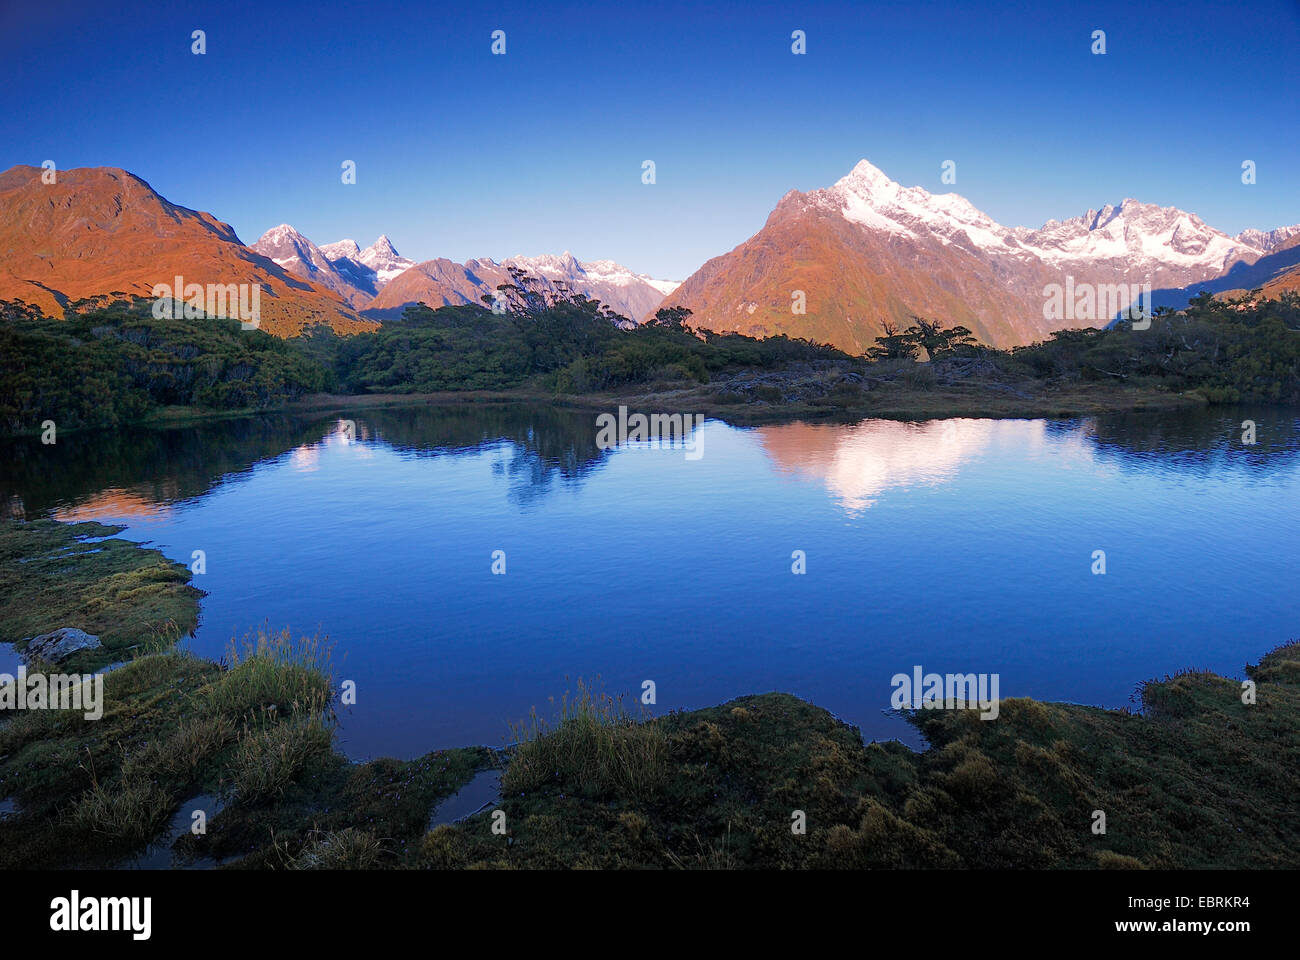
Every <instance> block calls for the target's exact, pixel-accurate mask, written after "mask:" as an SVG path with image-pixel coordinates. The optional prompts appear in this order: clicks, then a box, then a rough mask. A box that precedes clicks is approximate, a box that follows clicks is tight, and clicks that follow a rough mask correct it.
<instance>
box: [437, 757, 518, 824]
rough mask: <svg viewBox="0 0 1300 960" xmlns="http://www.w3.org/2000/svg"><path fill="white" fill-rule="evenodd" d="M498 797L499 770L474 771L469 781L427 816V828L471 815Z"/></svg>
mask: <svg viewBox="0 0 1300 960" xmlns="http://www.w3.org/2000/svg"><path fill="white" fill-rule="evenodd" d="M500 799H501V771H500V770H484V771H482V772H481V773H476V774H474V778H473V779H472V780H470V782H469V783H467V784H465V786H463V787H461V788H460V789H459V790H457V791H456V792H455V793H453V794H452V795H451V796H450V797H448V798H447V799H446V800H444V801H442V803H440V804H438V806H437V807H436V808H435V809H434V811H433V815H432V816H431V817H429V829H430V830H432V829H433V828H434V827H440V826H442V825H443V824H444V823H456V822H457V821H459V820H464V819H465V818H466V817H472V816H473V815H474V814H476V813H478V812H479V811H480V810H483V809H484V808H486V807H490V806H492V804H494V803H496V802H497V801H498V800H500Z"/></svg>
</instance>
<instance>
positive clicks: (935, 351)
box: [906, 315, 979, 360]
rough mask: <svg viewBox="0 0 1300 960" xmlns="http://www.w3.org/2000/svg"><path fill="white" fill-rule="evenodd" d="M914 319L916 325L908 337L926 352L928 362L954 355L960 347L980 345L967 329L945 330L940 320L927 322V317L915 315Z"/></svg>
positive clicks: (907, 332)
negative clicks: (946, 355)
mask: <svg viewBox="0 0 1300 960" xmlns="http://www.w3.org/2000/svg"><path fill="white" fill-rule="evenodd" d="M912 319H913V320H914V321H915V323H913V324H912V326H910V327H908V328H907V330H906V335H910V336H911V337H912V338H913V339H914V340H915V342H916V345H917V346H919V347H921V348H922V349H923V350H925V357H926V359H927V360H934V359H935V358H936V357H940V356H943V355H944V354H947V353H952V352H953V351H954V350H956V349H957V348H958V347H971V346H975V345H976V344H978V343H979V341H978V340H976V339H975V335H974V334H973V333H971V332H970V330H969V329H967V328H966V327H962V326H956V327H948V328H947V329H944V326H943V324H942V323H940V322H939V321H938V320H927V319H925V317H918V316H915V315H913V316H912Z"/></svg>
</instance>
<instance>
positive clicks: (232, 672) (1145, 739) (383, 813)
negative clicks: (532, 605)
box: [0, 521, 1300, 869]
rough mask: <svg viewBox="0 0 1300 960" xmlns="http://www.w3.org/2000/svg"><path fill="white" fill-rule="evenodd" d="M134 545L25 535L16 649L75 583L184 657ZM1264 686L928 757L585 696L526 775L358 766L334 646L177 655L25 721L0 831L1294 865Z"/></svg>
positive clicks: (798, 855) (241, 858)
mask: <svg viewBox="0 0 1300 960" xmlns="http://www.w3.org/2000/svg"><path fill="white" fill-rule="evenodd" d="M105 531H107V533H106V532H105ZM112 532H113V531H112V528H101V527H98V526H97V525H96V526H95V529H89V527H88V525H83V526H82V527H80V528H78V527H74V526H72V525H65V524H56V523H53V522H50V521H44V522H40V523H38V524H37V526H36V528H35V529H32V525H31V524H29V523H18V522H16V521H7V522H5V523H4V525H3V527H2V528H0V550H3V552H4V555H5V557H6V560H7V561H9V560H12V561H13V562H14V563H15V564H17V563H18V562H21V561H28V562H31V561H38V560H39V559H40V558H41V557H47V558H48V557H58V558H61V562H60V563H59V564H41V563H36V564H35V565H31V566H27V565H26V564H25V566H27V570H29V571H30V573H29V574H28V576H29V577H30V579H31V580H32V583H31V584H30V589H29V590H28V591H27V592H26V593H25V594H24V595H23V596H22V597H17V598H12V599H10V601H9V605H8V606H6V607H5V608H4V612H3V620H2V621H0V639H4V640H12V639H14V634H15V632H25V631H27V630H38V629H41V628H42V627H44V628H48V629H51V630H52V629H55V628H57V627H60V626H74V625H77V624H75V623H69V622H65V620H66V619H67V618H74V617H76V616H78V610H77V607H76V605H75V604H73V605H67V606H63V607H49V606H47V605H46V604H47V601H43V600H42V598H48V597H49V596H52V595H55V592H56V591H57V590H59V589H60V588H61V585H62V584H64V583H65V582H66V579H67V569H66V568H67V567H68V565H69V564H68V560H67V558H69V557H71V558H72V560H71V565H72V566H73V567H75V578H76V581H77V582H78V583H81V584H83V585H84V586H85V590H83V591H81V593H80V594H79V595H80V596H82V597H83V598H84V600H83V601H82V602H83V603H84V604H85V605H88V606H89V608H93V609H95V610H97V611H99V613H100V615H101V616H102V617H103V618H104V619H103V622H104V623H113V622H121V623H131V624H133V625H134V626H133V627H132V629H133V630H137V631H140V632H141V633H142V635H144V636H149V637H163V636H166V635H167V630H168V627H167V624H168V623H172V624H174V623H176V622H177V619H178V618H177V612H178V606H179V608H187V609H189V611H190V612H191V613H192V614H193V615H194V616H197V611H198V602H199V594H198V591H193V592H192V593H185V594H176V593H175V592H174V591H169V592H168V593H167V594H166V596H168V598H169V601H168V603H167V604H165V605H160V604H159V603H158V601H157V594H156V592H154V591H148V590H146V591H140V590H138V589H127V590H115V589H112V588H111V580H112V578H113V577H114V576H119V575H120V574H121V572H122V568H123V565H124V563H126V559H125V557H124V556H123V551H126V552H129V551H131V550H134V551H139V554H140V556H139V557H138V558H137V563H136V564H135V565H130V564H127V566H129V567H130V568H131V569H137V568H139V569H150V568H152V567H153V566H155V565H156V564H157V563H158V558H157V557H155V556H154V554H156V551H152V550H148V549H147V548H144V547H140V546H137V545H134V544H130V545H128V546H123V547H117V548H114V549H95V550H86V549H83V548H80V547H79V544H85V543H86V540H85V538H86V537H93V538H94V540H95V545H96V547H101V546H102V545H103V544H104V543H111V542H112V541H111V540H103V539H100V538H102V537H104V536H106V535H108V534H111V533H112ZM118 543H121V544H126V543H127V542H126V541H118ZM33 546H35V547H36V548H37V549H35V551H34V552H33ZM24 553H25V554H27V556H23V554H24ZM182 569H183V568H182ZM165 579H166V582H167V584H174V582H175V580H174V577H172V576H171V575H170V573H169V576H168V577H167V578H165ZM95 584H99V585H100V587H101V589H98V590H97V589H95ZM190 589H191V590H192V588H190ZM42 618H44V619H42ZM183 618H184V614H183V613H182V619H183ZM100 629H106V628H103V627H101V628H100ZM172 636H173V638H174V636H175V634H172ZM116 649H117V650H118V651H119V652H120V651H124V650H125V649H126V647H118V648H116ZM120 658H121V657H120V655H119V656H115V657H112V659H120ZM38 668H40V665H35V666H34V667H33V669H38ZM49 669H51V670H53V669H65V668H53V667H51V668H49ZM87 669H89V668H87ZM1246 674H1247V677H1248V679H1249V685H1247V684H1244V683H1243V681H1241V680H1234V679H1229V678H1225V677H1221V676H1217V675H1214V674H1212V673H1208V672H1203V671H1188V672H1184V673H1180V674H1177V675H1175V676H1171V677H1166V678H1164V679H1163V680H1158V681H1150V682H1147V683H1145V684H1143V685H1141V687H1140V688H1139V698H1138V699H1139V701H1140V709H1139V710H1138V711H1129V710H1121V711H1117V710H1104V709H1099V708H1095V707H1087V706H1079V705H1073V704H1063V703H1044V702H1039V701H1036V700H1031V699H1026V698H1014V699H1006V700H1003V701H1002V702H1001V704H1000V711H999V714H998V717H997V719H996V720H982V719H980V714H979V712H978V711H976V710H945V709H937V710H929V709H921V710H916V711H909V712H908V713H907V717H908V719H909V722H911V723H912V724H913V725H914V726H915V727H916V728H917V729H918V730H919V731H920V732H921V734H922V735H923V736H924V738H925V740H926V741H927V742H928V744H929V749H927V750H925V751H924V752H919V753H918V752H916V751H913V750H911V749H910V748H908V747H906V746H904V745H902V744H900V743H898V742H896V741H886V742H875V743H870V744H864V743H863V741H862V738H861V736H860V734H859V733H858V731H857V730H856V729H855V728H854V727H851V726H849V725H847V724H845V723H843V722H841V721H839V720H838V719H837V718H835V717H834V716H832V715H831V714H830V713H829V712H827V711H826V710H824V709H821V708H819V707H817V706H814V705H813V704H810V703H808V702H806V701H803V700H800V699H799V698H797V697H794V696H791V695H788V694H782V693H768V694H761V695H756V696H748V697H741V698H738V699H735V700H732V701H729V702H727V703H725V704H722V705H720V706H716V707H710V708H705V709H701V710H693V711H688V712H680V713H672V714H668V715H666V716H662V717H658V718H646V717H642V716H640V715H638V714H636V713H634V712H632V711H630V710H627V709H624V707H623V706H622V704H621V703H620V702H619V701H618V700H617V699H612V698H609V697H606V696H605V695H603V694H602V693H601V692H600V691H599V690H590V689H585V688H580V689H579V690H578V691H577V693H576V695H574V696H572V697H566V704H567V706H566V710H565V715H564V716H563V718H560V719H558V720H557V721H555V722H550V723H543V722H531V723H527V724H525V725H524V726H522V727H520V728H518V729H517V730H516V734H517V735H516V736H515V737H514V740H515V744H514V745H513V746H512V747H510V748H508V749H490V748H488V747H482V746H475V747H465V748H460V749H452V750H437V751H433V752H431V753H428V754H426V755H425V756H422V757H419V758H417V759H415V760H411V761H398V760H392V759H379V760H373V761H370V762H367V763H356V764H354V763H351V762H349V761H348V760H347V759H346V758H345V757H344V756H343V755H342V754H341V753H340V752H339V751H338V750H337V749H336V748H335V746H334V734H335V725H334V721H333V719H332V704H333V703H334V702H335V700H336V698H337V692H336V683H335V681H334V680H333V679H332V677H331V670H330V665H329V659H328V652H327V651H326V650H325V649H324V648H323V647H322V645H321V644H320V643H318V642H316V641H314V640H295V639H294V638H292V637H291V636H289V635H288V633H287V632H285V633H282V634H278V635H268V634H266V633H263V634H261V635H259V636H255V637H252V638H249V640H248V642H247V643H245V644H243V645H241V646H240V647H237V648H235V649H233V650H232V652H231V655H230V656H228V657H227V658H226V660H225V661H224V662H223V663H221V664H218V663H214V662H212V661H210V660H205V659H202V658H199V657H195V656H193V655H190V654H188V653H185V652H181V651H178V650H175V649H162V648H157V647H151V648H150V652H144V651H137V655H136V656H135V657H134V659H132V660H130V661H129V662H128V663H126V664H125V665H124V666H121V667H119V668H117V669H115V670H112V671H111V672H109V673H108V674H107V675H106V676H105V685H104V689H105V703H104V704H103V707H104V709H103V716H102V718H101V719H98V720H91V719H86V718H85V717H83V716H82V715H81V714H80V713H77V712H76V711H50V710H46V711H34V710H28V711H24V712H22V713H19V714H17V715H14V716H10V717H8V718H6V719H4V720H2V721H0V799H8V800H12V801H16V810H14V811H12V812H10V813H9V814H8V815H7V816H3V817H0V866H3V867H6V868H11V869H13V868H18V869H21V868H24V867H36V866H40V867H51V866H64V867H74V866H102V865H123V864H125V863H129V862H130V861H131V860H132V859H133V858H134V857H137V856H139V855H140V853H141V851H142V850H143V849H145V848H146V847H148V846H149V845H150V844H153V843H156V842H157V841H158V839H159V838H160V837H163V838H164V839H170V837H168V836H167V831H168V825H169V824H171V823H173V822H175V820H176V818H177V817H178V815H179V814H181V813H185V812H187V810H188V807H187V804H189V803H191V802H194V798H199V797H212V796H221V797H223V798H225V799H224V800H223V801H222V802H223V805H222V806H221V807H220V809H219V811H218V810H217V809H210V810H205V815H207V817H208V819H207V823H206V832H205V833H203V834H202V835H195V834H193V833H191V832H188V831H185V832H182V833H181V835H180V836H179V838H178V839H177V841H176V844H175V846H174V847H173V853H174V854H175V855H176V856H177V857H178V858H179V860H180V861H181V862H185V861H186V860H192V861H198V862H201V863H208V864H219V865H221V866H229V867H247V868H321V867H341V868H349V867H350V868H379V867H392V868H440V869H447V868H468V867H491V868H512V867H515V868H573V867H595V868H669V869H672V868H758V869H777V868H826V867H830V868H868V867H874V868H945V867H977V868H989V867H992V868H1016V869H1025V868H1029V869H1037V868H1131V869H1139V868H1171V867H1172V868H1182V867H1234V866H1236V867H1249V868H1262V867H1295V866H1297V865H1300V817H1298V816H1297V815H1296V814H1297V801H1296V799H1295V798H1296V797H1297V796H1300V642H1292V643H1290V644H1288V645H1285V646H1282V647H1279V648H1277V649H1275V650H1273V651H1272V652H1270V653H1268V654H1266V655H1265V656H1264V657H1262V659H1261V660H1260V661H1259V663H1258V664H1256V665H1254V666H1249V667H1247V668H1246ZM1247 690H1249V696H1248V695H1247ZM491 770H496V771H499V773H500V777H501V789H502V795H501V797H500V798H499V800H498V802H496V803H495V804H492V805H491V806H490V807H489V808H488V809H484V810H482V811H481V812H479V813H477V814H474V815H472V816H470V817H468V818H467V819H465V820H462V821H459V822H456V823H447V824H440V825H437V826H433V824H432V823H431V814H432V812H433V811H434V810H435V809H436V808H437V807H438V806H439V805H440V804H442V803H443V802H444V801H446V800H447V799H448V798H449V797H452V796H454V795H455V794H456V792H457V791H458V790H460V789H462V788H463V787H464V786H465V785H466V784H468V783H470V782H471V781H472V780H474V778H475V777H476V776H477V775H479V774H481V773H483V772H484V771H491ZM204 802H205V803H206V801H204ZM1099 813H1100V814H1101V815H1102V816H1101V817H1100V818H1099V817H1098V814H1099ZM186 822H188V820H186ZM1099 824H1100V825H1101V827H1102V829H1101V830H1100V831H1099V830H1098V825H1099ZM800 826H802V832H800V830H799V829H797V828H798V827H800ZM431 827H432V829H431Z"/></svg>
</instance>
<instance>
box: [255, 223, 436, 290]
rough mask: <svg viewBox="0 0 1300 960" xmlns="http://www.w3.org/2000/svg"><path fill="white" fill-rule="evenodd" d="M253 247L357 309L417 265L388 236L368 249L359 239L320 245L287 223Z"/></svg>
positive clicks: (270, 232)
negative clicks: (387, 284) (404, 255)
mask: <svg viewBox="0 0 1300 960" xmlns="http://www.w3.org/2000/svg"><path fill="white" fill-rule="evenodd" d="M253 249H254V250H256V251H257V252H258V253H261V254H263V255H264V256H267V257H270V258H271V259H272V260H274V261H275V262H276V263H278V264H279V265H280V266H282V267H284V268H285V269H286V270H288V271H289V272H290V273H293V274H296V275H298V276H300V277H303V278H305V279H307V280H311V281H313V282H315V283H320V284H322V285H323V286H326V287H328V288H329V289H331V290H333V291H334V292H335V293H337V294H338V295H339V296H340V297H342V298H343V299H344V300H346V301H347V302H348V303H349V304H351V305H352V306H354V307H357V308H360V307H364V306H366V305H367V304H369V303H370V301H371V300H373V299H374V297H375V294H377V293H378V292H379V291H380V290H381V289H382V288H383V287H384V285H385V284H386V283H388V281H389V280H391V279H393V277H396V276H397V275H398V274H400V273H402V272H403V271H405V270H407V269H408V268H410V267H412V266H414V265H415V261H414V260H411V259H409V258H408V257H403V256H401V255H399V254H398V252H397V249H396V248H395V247H394V246H393V244H392V241H390V240H389V239H388V237H386V236H381V237H380V238H379V239H378V240H376V241H375V242H374V243H372V244H371V245H370V246H368V247H366V248H365V249H364V250H362V249H361V248H360V247H359V246H357V242H356V241H355V240H339V241H336V242H335V243H327V244H324V245H322V246H319V247H318V246H316V244H314V243H312V242H311V241H310V240H308V239H307V238H306V237H304V236H303V235H302V234H301V233H299V232H298V231H297V230H295V229H294V228H293V227H291V226H289V225H288V224H287V223H282V224H280V226H278V227H273V228H272V229H270V230H268V231H266V233H264V234H262V236H261V238H260V239H259V240H258V241H257V243H255V244H253Z"/></svg>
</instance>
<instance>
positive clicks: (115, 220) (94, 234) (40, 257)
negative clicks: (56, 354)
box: [0, 166, 374, 336]
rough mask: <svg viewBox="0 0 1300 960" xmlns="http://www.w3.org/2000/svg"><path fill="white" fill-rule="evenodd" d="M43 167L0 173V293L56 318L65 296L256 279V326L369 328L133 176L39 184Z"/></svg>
mask: <svg viewBox="0 0 1300 960" xmlns="http://www.w3.org/2000/svg"><path fill="white" fill-rule="evenodd" d="M44 172H45V171H43V170H42V169H41V168H39V167H31V166H18V167H13V168H11V169H9V170H6V171H5V172H4V173H0V299H6V300H13V299H21V300H25V301H27V302H28V303H31V304H35V305H36V306H39V307H40V308H41V309H42V310H44V311H45V312H46V313H48V314H50V315H52V316H59V315H61V314H62V312H63V308H64V307H65V306H66V305H67V304H68V303H69V302H70V301H72V300H78V299H83V298H88V297H95V296H100V295H104V294H112V293H120V294H131V295H136V296H141V297H148V296H150V295H151V293H152V291H153V288H154V286H155V285H156V284H160V283H166V284H172V283H173V281H174V278H176V277H183V278H184V280H185V282H186V283H187V284H188V283H200V284H205V285H206V284H228V283H235V284H243V283H249V284H257V285H259V286H260V287H261V327H262V329H264V330H267V331H268V332H270V333H274V334H277V335H280V336H292V335H294V334H296V333H298V332H299V331H301V330H302V329H303V328H304V327H306V326H310V325H313V324H317V323H327V324H329V325H330V326H331V327H333V328H334V329H335V330H337V331H339V332H344V333H346V332H356V331H360V330H373V329H374V322H373V321H368V320H365V319H363V318H362V317H361V316H360V315H359V314H357V313H356V311H354V310H352V309H351V308H350V307H349V306H348V305H347V304H345V303H344V302H342V301H341V300H340V299H339V298H338V297H337V296H335V295H334V293H333V292H331V291H330V290H329V289H328V288H326V287H324V286H322V285H320V284H317V283H313V282H311V281H310V280H304V279H303V278H301V277H300V276H297V275H295V274H294V273H292V272H290V271H287V270H285V269H284V268H283V267H281V266H280V265H279V264H277V263H275V262H274V261H273V260H270V259H268V258H267V257H264V256H262V255H261V254H259V253H257V252H256V251H254V250H250V249H249V248H248V247H246V246H244V244H242V243H241V242H240V241H239V237H238V236H236V235H235V231H234V230H233V229H231V227H230V225H229V224H227V223H223V222H221V221H220V220H218V219H217V218H216V217H214V216H212V214H210V213H200V212H198V211H195V210H190V209H188V208H186V207H181V206H177V205H176V204H174V203H171V202H170V201H167V200H164V199H163V198H162V197H161V196H159V195H158V194H157V193H156V192H154V190H153V188H152V187H150V186H149V184H147V183H145V182H144V181H143V180H141V179H140V178H139V177H137V176H135V175H134V174H131V173H127V172H126V171H125V170H118V169H115V168H112V167H86V168H81V169H76V170H61V171H59V173H58V176H57V179H56V182H54V183H45V182H43V181H42V179H41V175H42V174H43V173H44Z"/></svg>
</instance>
